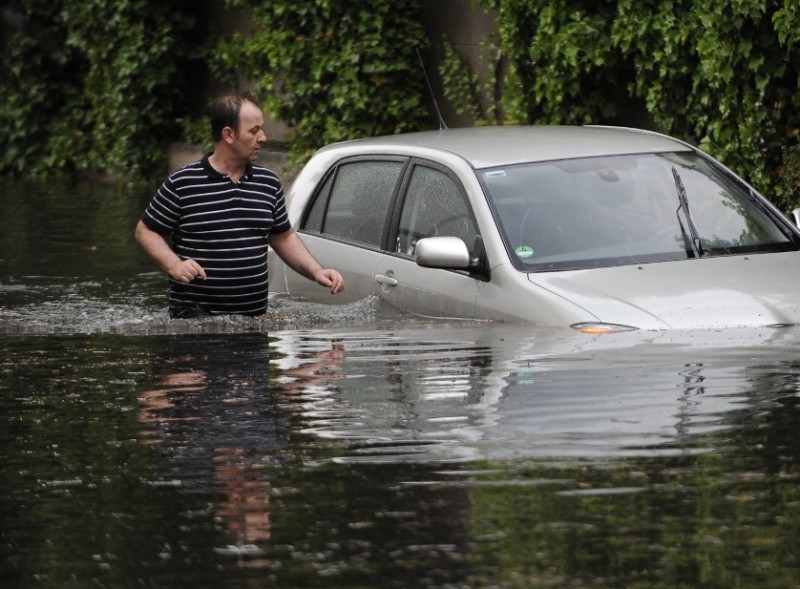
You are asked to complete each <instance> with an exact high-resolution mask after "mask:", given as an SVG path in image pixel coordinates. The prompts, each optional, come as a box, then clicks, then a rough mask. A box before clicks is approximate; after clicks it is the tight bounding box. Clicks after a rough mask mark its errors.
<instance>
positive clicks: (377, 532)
mask: <svg viewBox="0 0 800 589" xmlns="http://www.w3.org/2000/svg"><path fill="white" fill-rule="evenodd" d="M151 190H152V188H139V189H127V188H121V187H115V186H107V185H99V184H91V185H90V184H82V185H75V186H55V187H54V186H47V187H46V186H43V185H38V184H34V183H23V182H9V181H5V182H3V183H0V212H2V216H0V245H2V249H1V250H0V586H2V587H9V588H16V587H25V588H28V587H43V588H59V589H60V588H73V587H74V588H86V587H109V588H118V587H119V588H122V587H125V588H127V587H148V588H150V587H153V588H155V587H158V588H162V587H163V588H170V589H181V588H190V587H191V588H193V589H196V588H198V587H213V588H262V587H263V588H267V587H269V588H272V587H280V588H305V587H326V588H330V587H333V588H348V589H349V588H352V589H356V588H358V589H362V588H379V587H380V588H407V587H408V588H412V587H413V588H436V589H462V588H470V589H472V588H475V589H483V588H512V589H516V588H539V587H542V588H544V587H558V588H565V587H566V588H583V587H586V588H609V589H611V588H648V589H651V588H660V587H663V588H674V587H704V588H709V587H710V588H717V587H718V588H725V589H729V588H731V587H758V588H789V587H800V547H799V546H798V538H800V464H799V462H800V427H798V425H799V424H800V397H799V396H798V393H799V391H800V354H798V352H800V330H798V329H797V328H794V327H787V328H781V329H774V328H772V329H757V330H729V331H699V332H647V333H624V334H617V335H613V336H605V337H597V336H586V335H580V334H576V333H573V332H571V331H569V330H561V329H541V328H534V327H531V326H522V325H503V324H491V323H475V322H465V323H457V322H436V321H423V320H418V319H414V318H410V317H398V316H397V315H396V314H394V313H392V312H391V311H390V310H388V309H384V308H382V307H381V306H380V305H379V304H378V303H377V302H376V301H373V300H365V301H361V302H359V303H357V304H355V305H349V306H345V307H342V308H327V307H320V306H312V305H308V304H304V303H302V302H298V301H291V300H287V299H285V298H283V297H280V296H276V297H275V298H274V300H273V301H272V303H271V309H270V311H269V313H268V314H267V315H266V316H264V317H261V318H256V319H254V318H216V319H208V320H200V321H186V320H183V321H180V320H178V321H171V320H169V319H168V318H167V314H166V310H165V305H166V288H167V285H166V281H165V279H164V278H163V277H162V276H160V275H159V274H158V273H157V272H155V271H154V270H153V268H152V267H151V266H150V264H149V262H148V261H147V260H146V258H145V257H144V256H143V255H142V254H141V253H140V252H139V251H138V250H137V249H136V246H135V244H134V241H133V236H132V233H133V226H134V224H135V222H136V220H137V218H138V216H139V214H140V213H141V210H142V209H143V207H144V204H145V202H146V201H147V200H148V198H149V196H150V192H151Z"/></svg>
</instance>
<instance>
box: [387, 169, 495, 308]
mask: <svg viewBox="0 0 800 589" xmlns="http://www.w3.org/2000/svg"><path fill="white" fill-rule="evenodd" d="M434 236H453V237H459V238H461V239H462V240H463V241H464V243H465V244H466V245H467V247H468V248H469V249H470V251H471V252H472V253H475V252H474V251H473V250H474V248H475V247H476V243H477V242H478V241H479V239H480V235H479V232H478V228H477V224H476V222H475V217H474V214H473V211H472V208H471V207H470V205H469V201H468V199H467V197H466V193H465V191H464V189H463V186H462V185H461V183H460V182H459V181H458V179H457V178H456V177H455V175H452V174H450V173H449V172H448V171H447V169H446V168H444V167H440V166H438V165H435V164H433V163H428V162H422V161H415V162H414V163H413V164H412V165H411V167H410V170H409V172H408V175H407V179H406V181H404V183H403V190H402V200H401V201H400V210H399V214H396V216H395V221H394V225H393V226H392V227H391V231H390V233H389V237H390V241H391V244H392V245H393V247H390V248H387V249H389V250H390V251H388V252H387V253H386V255H384V256H382V257H381V258H380V260H379V261H378V264H377V268H376V273H375V280H376V282H377V283H378V292H379V294H380V296H381V297H382V298H383V299H385V300H386V301H387V302H389V303H390V304H392V305H393V306H394V307H396V308H398V309H400V310H403V311H406V312H409V313H412V314H419V315H424V316H432V317H461V318H472V317H475V316H476V300H477V296H478V294H477V293H478V285H479V284H480V280H479V279H478V278H476V277H474V276H470V275H469V274H468V273H466V272H461V271H452V270H441V269H433V268H423V267H421V266H418V265H417V263H416V261H415V259H414V252H415V248H416V243H417V242H418V241H419V240H420V239H422V238H424V237H434Z"/></svg>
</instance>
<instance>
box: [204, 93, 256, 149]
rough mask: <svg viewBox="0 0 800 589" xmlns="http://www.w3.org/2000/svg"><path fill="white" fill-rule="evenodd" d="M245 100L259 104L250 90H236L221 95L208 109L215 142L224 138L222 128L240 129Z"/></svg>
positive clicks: (212, 136)
mask: <svg viewBox="0 0 800 589" xmlns="http://www.w3.org/2000/svg"><path fill="white" fill-rule="evenodd" d="M245 102H252V103H253V104H255V105H256V106H258V102H256V99H255V98H254V97H253V96H252V94H250V93H249V92H236V93H234V94H226V95H225V96H221V97H220V98H218V99H217V100H215V101H214V104H212V105H211V107H210V108H209V109H208V117H209V118H210V119H211V138H212V139H213V140H214V142H215V143H216V142H217V141H219V140H220V139H222V130H223V129H224V128H225V127H230V128H231V129H236V130H238V129H239V113H240V112H241V110H242V105H243V104H244V103H245Z"/></svg>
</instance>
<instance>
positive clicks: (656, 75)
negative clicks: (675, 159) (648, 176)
mask: <svg viewBox="0 0 800 589" xmlns="http://www.w3.org/2000/svg"><path fill="white" fill-rule="evenodd" d="M483 3H484V4H485V5H486V6H488V7H490V8H493V9H494V10H495V11H496V12H497V15H498V19H497V28H498V32H499V34H500V39H501V41H500V43H501V48H502V50H503V52H504V54H505V55H506V57H507V59H508V68H509V71H508V75H507V77H506V80H505V89H504V95H503V99H502V106H503V109H504V110H505V113H506V117H507V120H508V121H509V122H525V123H568V124H584V123H606V122H615V123H616V122H622V121H625V120H626V117H630V111H641V112H642V113H646V114H647V115H648V116H649V118H650V119H651V121H652V124H653V126H654V127H656V128H657V129H659V130H662V131H664V132H666V133H669V134H672V135H676V136H678V137H681V138H684V139H687V140H689V141H693V142H695V143H697V144H699V145H700V146H701V147H702V148H703V149H704V150H705V151H707V152H709V153H711V154H712V155H714V156H716V157H718V158H720V159H721V160H722V161H724V162H725V163H726V164H727V165H728V166H730V167H731V168H733V169H734V170H735V171H737V172H739V173H741V174H742V175H744V176H745V177H746V178H748V179H749V180H750V181H751V182H752V183H753V184H754V185H756V186H757V187H758V188H759V189H760V190H761V191H763V192H764V193H765V194H767V195H768V196H769V197H770V198H771V199H772V200H773V202H775V203H776V204H778V205H779V206H781V207H782V208H784V209H788V208H790V207H792V206H795V205H796V204H797V203H798V196H796V195H795V194H793V190H794V187H793V186H792V185H791V183H788V182H787V181H785V180H784V179H783V178H782V177H781V175H780V172H781V170H785V169H789V168H797V167H798V163H797V161H796V160H797V157H798V156H797V152H796V150H792V149H791V147H792V146H793V145H795V144H796V143H797V136H798V133H799V131H798V128H800V108H798V107H800V94H798V92H797V89H798V82H799V81H800V78H799V76H798V75H799V74H800V52H798V51H797V49H796V45H797V41H798V39H799V38H800V29H798V28H797V26H796V19H795V16H796V10H797V3H796V2H795V1H794V0H782V1H779V2H774V1H768V0H736V1H732V2H713V1H711V0H707V1H704V2H696V1H691V0H670V1H656V0H653V1H648V2H641V1H635V0H604V1H602V2H596V1H594V0H591V1H590V0H541V1H539V2H530V1H528V0H483Z"/></svg>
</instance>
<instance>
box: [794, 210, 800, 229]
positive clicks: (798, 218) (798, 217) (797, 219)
mask: <svg viewBox="0 0 800 589" xmlns="http://www.w3.org/2000/svg"><path fill="white" fill-rule="evenodd" d="M792 219H794V224H795V225H796V226H797V227H800V208H797V209H795V210H793V211H792Z"/></svg>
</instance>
